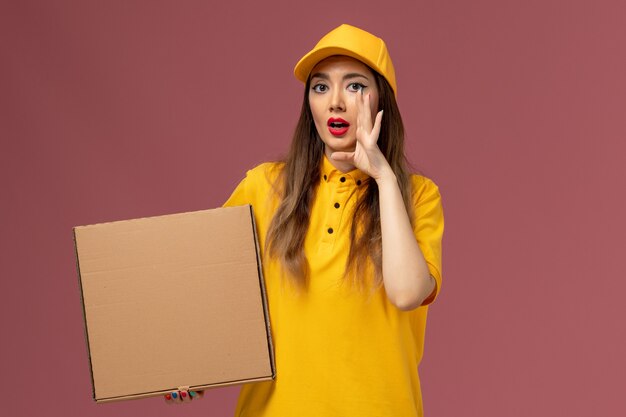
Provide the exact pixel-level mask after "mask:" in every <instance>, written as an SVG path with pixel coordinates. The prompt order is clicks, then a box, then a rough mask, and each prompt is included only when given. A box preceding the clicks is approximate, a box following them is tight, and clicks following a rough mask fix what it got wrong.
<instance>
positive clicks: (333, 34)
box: [293, 24, 398, 95]
mask: <svg viewBox="0 0 626 417" xmlns="http://www.w3.org/2000/svg"><path fill="white" fill-rule="evenodd" d="M332 55H347V56H350V57H352V58H355V59H358V60H359V61H361V62H363V63H365V64H367V65H369V66H370V67H371V68H372V69H373V70H374V71H376V72H378V73H379V74H380V75H382V76H383V77H385V79H386V80H387V81H388V82H389V84H390V85H391V88H393V92H394V94H395V95H398V91H397V86H396V72H395V70H394V69H393V63H392V62H391V57H390V56H389V51H387V46H386V45H385V42H384V41H383V40H382V39H380V38H379V37H376V36H374V35H372V34H371V33H369V32H366V31H364V30H363V29H359V28H357V27H354V26H351V25H346V24H343V25H341V26H339V27H338V28H335V29H333V30H331V31H330V32H328V33H327V34H326V35H325V36H324V37H323V38H322V39H320V41H319V42H318V43H317V45H315V47H314V48H313V49H312V50H311V51H310V52H309V53H307V54H306V55H305V56H303V57H302V59H300V61H298V63H297V64H296V66H295V68H294V69H293V73H294V75H295V76H296V78H297V79H298V80H300V81H302V82H303V83H306V81H307V79H308V78H309V74H310V73H311V70H312V69H313V67H314V66H315V65H316V64H317V63H318V62H320V61H321V60H323V59H324V58H328V57H329V56H332Z"/></svg>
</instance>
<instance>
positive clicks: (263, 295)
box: [250, 206, 276, 378]
mask: <svg viewBox="0 0 626 417" xmlns="http://www.w3.org/2000/svg"><path fill="white" fill-rule="evenodd" d="M250 217H251V219H252V233H253V235H254V247H255V250H256V256H257V269H258V274H259V286H260V290H261V299H262V302H263V314H264V317H265V329H266V334H267V349H268V353H269V362H270V367H271V370H272V378H275V377H276V364H275V361H274V343H273V340H272V327H271V321H270V315H269V307H268V304H267V292H266V290H265V277H264V276H263V263H262V260H261V250H260V246H259V236H258V234H257V227H256V221H255V219H254V208H253V207H252V206H250Z"/></svg>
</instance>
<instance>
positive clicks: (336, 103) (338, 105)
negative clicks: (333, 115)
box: [330, 90, 346, 111]
mask: <svg viewBox="0 0 626 417" xmlns="http://www.w3.org/2000/svg"><path fill="white" fill-rule="evenodd" d="M345 110H346V103H345V99H344V97H343V95H342V94H341V92H339V91H337V90H335V92H334V93H333V94H332V95H331V97H330V111H345Z"/></svg>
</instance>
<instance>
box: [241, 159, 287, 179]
mask: <svg viewBox="0 0 626 417" xmlns="http://www.w3.org/2000/svg"><path fill="white" fill-rule="evenodd" d="M284 166H285V163H284V162H280V161H279V162H262V163H260V164H258V165H257V166H255V167H254V168H252V169H250V170H249V171H248V172H247V173H246V181H250V182H252V183H255V184H258V185H261V184H267V185H273V184H274V183H275V182H276V179H277V178H278V176H279V175H280V173H281V171H282V169H283V168H284Z"/></svg>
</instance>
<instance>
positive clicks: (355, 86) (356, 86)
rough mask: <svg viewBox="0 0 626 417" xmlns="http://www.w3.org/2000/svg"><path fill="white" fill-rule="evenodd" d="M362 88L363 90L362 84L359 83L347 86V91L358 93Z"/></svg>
mask: <svg viewBox="0 0 626 417" xmlns="http://www.w3.org/2000/svg"><path fill="white" fill-rule="evenodd" d="M364 88H365V86H364V85H363V84H361V83H351V84H350V85H349V86H348V89H349V90H350V91H353V92H359V91H361V90H363V89H364Z"/></svg>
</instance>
